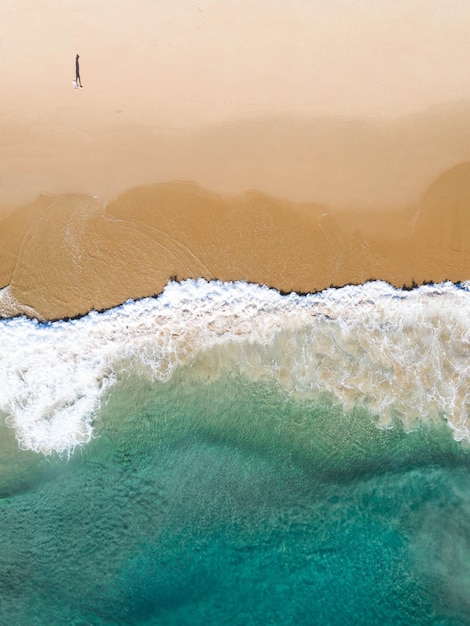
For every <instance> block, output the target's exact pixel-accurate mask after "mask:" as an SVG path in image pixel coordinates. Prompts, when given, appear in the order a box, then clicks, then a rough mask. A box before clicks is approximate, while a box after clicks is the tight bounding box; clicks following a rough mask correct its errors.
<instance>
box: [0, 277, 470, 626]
mask: <svg viewBox="0 0 470 626" xmlns="http://www.w3.org/2000/svg"><path fill="white" fill-rule="evenodd" d="M469 356H470V284H467V283H462V284H452V283H443V284H437V285H425V286H422V287H419V288H415V289H412V290H409V291H405V290H400V289H396V288H393V287H391V286H390V285H388V284H386V283H383V282H370V283H366V284H363V285H358V286H347V287H343V288H338V289H335V288H331V289H328V290H325V291H323V292H320V293H317V294H312V295H298V294H288V295H285V294H284V295H282V294H280V293H278V292H277V291H275V290H273V289H268V288H266V287H261V286H258V285H254V284H247V283H243V282H239V283H222V282H217V281H212V282H207V281H204V280H197V281H195V280H188V281H184V282H180V283H178V282H170V283H169V284H168V286H167V287H166V288H165V290H164V292H163V293H162V294H161V295H160V296H158V297H156V298H147V299H143V300H139V301H129V302H126V303H125V304H123V305H121V306H119V307H117V308H115V309H111V310H108V311H105V312H102V313H98V312H91V313H89V314H88V315H86V316H84V317H81V318H78V319H69V320H63V321H57V322H48V323H40V322H38V321H35V320H31V319H27V318H25V317H18V318H11V319H5V320H1V321H0V415H1V417H2V419H1V420H0V430H1V433H0V496H1V499H0V624H1V625H2V626H3V625H4V626H7V625H8V626H34V625H41V626H42V625H47V626H56V625H57V626H64V625H73V626H79V625H80V626H85V625H93V626H105V625H106V626H111V625H113V626H114V625H122V626H127V625H146V626H150V625H170V624H177V625H188V626H189V625H196V624H197V625H203V624H204V625H219V624H233V625H244V626H245V625H246V626H248V625H258V624H259V625H263V626H264V625H269V624H283V625H289V624H292V625H294V624H295V625H299V626H300V625H307V624H308V625H310V624H315V625H323V624H324V625H335V624H338V625H340V624H341V625H344V624H355V625H358V624H364V625H366V624H367V625H373V624H377V625H379V624H380V625H382V624H390V625H393V626H397V625H400V624H402V625H407V626H409V625H429V626H431V625H440V626H457V625H463V624H470V446H469V444H470V421H469V419H470V418H469V406H470V404H469V403H470V359H469Z"/></svg>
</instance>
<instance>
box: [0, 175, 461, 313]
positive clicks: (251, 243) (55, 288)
mask: <svg viewBox="0 0 470 626" xmlns="http://www.w3.org/2000/svg"><path fill="white" fill-rule="evenodd" d="M469 208H470V163H462V164H460V165H458V166H456V167H454V168H452V169H451V170H449V171H447V172H445V173H443V174H442V175H441V176H440V177H438V178H437V180H436V181H434V183H432V184H431V185H430V186H429V187H428V189H427V190H425V191H424V194H423V196H422V201H421V202H420V203H419V204H418V205H417V206H416V207H411V208H410V209H409V210H405V209H402V210H400V211H392V210H390V211H383V212H379V211H369V212H368V211H352V210H344V211H339V210H333V209H328V208H327V207H325V206H322V205H318V204H313V203H311V204H305V203H302V204H298V203H293V202H288V201H285V200H279V199H277V198H274V197H272V196H268V195H265V194H263V193H260V192H254V191H250V192H247V193H245V194H244V195H239V196H227V195H222V194H219V193H215V192H212V191H209V190H206V189H204V188H202V187H201V186H199V185H198V184H196V183H192V182H173V183H158V184H155V185H148V186H145V187H137V188H134V189H131V190H129V191H127V192H125V193H124V194H121V195H120V196H119V197H118V198H116V199H115V200H113V201H112V202H109V203H107V204H106V205H104V204H103V203H102V202H101V201H100V200H99V199H98V198H94V197H91V196H85V195H65V196H49V195H44V194H43V195H42V196H40V197H39V198H38V200H37V201H36V202H35V203H33V204H31V205H28V206H25V207H20V208H19V209H16V210H15V211H13V212H11V213H9V214H8V215H7V216H5V217H4V218H3V219H2V220H0V288H2V289H3V288H6V287H8V290H7V291H6V292H3V296H2V299H1V300H0V315H2V317H13V316H16V315H22V314H25V315H27V316H28V317H30V318H35V319H38V320H42V321H52V320H58V319H66V318H68V319H73V318H78V317H81V316H83V315H86V314H87V313H88V312H90V311H92V310H95V311H104V310H108V309H110V308H113V307H115V306H118V305H120V304H123V303H124V302H126V301H127V300H129V299H132V300H138V299H142V298H145V297H150V296H158V295H159V294H160V293H161V292H162V290H163V289H164V287H165V285H166V284H167V283H168V281H169V280H171V279H173V280H177V281H182V280H185V279H187V278H193V279H197V278H204V279H206V280H213V279H214V280H220V281H223V282H234V281H245V282H247V283H254V284H258V285H266V286H269V287H271V288H273V289H276V290H277V291H278V292H279V293H281V294H282V293H292V292H295V293H299V294H307V293H318V292H321V291H323V290H324V289H327V288H329V287H330V286H337V287H342V286H345V285H348V284H353V285H358V284H363V283H365V282H369V281H371V280H382V281H384V282H388V283H389V284H391V285H392V286H394V287H397V288H402V287H404V288H406V287H407V286H410V287H411V288H412V287H413V286H418V285H420V284H423V283H426V282H432V283H441V282H444V281H446V280H449V281H451V282H454V283H459V282H463V281H465V280H468V279H469V278H470V243H467V241H466V239H465V233H466V232H468V230H469V228H470V216H469V214H470V211H469V210H468V209H469Z"/></svg>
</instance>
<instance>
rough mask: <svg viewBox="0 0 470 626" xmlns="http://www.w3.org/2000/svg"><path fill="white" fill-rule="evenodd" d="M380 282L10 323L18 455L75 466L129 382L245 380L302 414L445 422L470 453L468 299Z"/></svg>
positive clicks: (184, 290) (8, 395) (213, 289)
mask: <svg viewBox="0 0 470 626" xmlns="http://www.w3.org/2000/svg"><path fill="white" fill-rule="evenodd" d="M469 291H470V290H469V286H468V285H467V284H466V283H463V284H458V285H456V284H452V283H442V284H438V285H426V286H422V287H419V288H416V289H414V290H411V291H404V290H400V289H396V288H394V287H392V286H390V285H389V284H387V283H383V282H380V281H376V282H370V283H366V284H364V285H358V286H347V287H343V288H339V289H335V288H331V289H327V290H325V291H322V292H320V293H317V294H310V295H298V294H295V293H291V294H287V295H281V294H280V293H279V292H277V291H276V290H274V289H269V288H267V287H263V286H259V285H254V284H248V283H244V282H236V283H223V282H218V281H205V280H202V279H201V280H187V281H183V282H181V283H177V282H170V283H169V284H168V285H167V287H166V288H165V290H164V291H163V293H162V294H161V295H160V296H158V297H156V298H145V299H142V300H139V301H128V302H126V303H125V304H123V305H121V306H119V307H116V308H113V309H110V310H108V311H105V312H103V313H97V312H91V313H89V314H88V315H86V316H84V317H82V318H79V319H72V320H67V321H65V320H62V321H57V322H51V323H40V322H38V321H36V320H31V319H28V318H26V317H19V318H11V319H7V320H3V321H1V322H0V381H1V385H0V412H1V413H2V415H3V416H4V419H5V420H6V423H7V425H8V426H9V427H11V428H13V429H14V431H15V435H16V438H17V441H18V444H19V446H20V447H21V448H22V449H25V450H33V451H35V452H40V453H42V454H46V455H49V454H51V453H59V454H70V453H72V452H73V450H74V449H75V448H76V447H77V446H83V445H85V444H87V443H89V442H90V441H91V440H92V438H93V436H94V429H95V426H96V423H97V420H99V415H100V410H101V407H102V406H103V403H106V402H108V401H109V399H110V397H112V394H113V393H114V392H115V390H116V388H117V386H118V385H119V384H120V383H122V382H123V381H125V380H127V379H129V378H130V379H133V380H138V379H142V380H146V381H149V383H150V384H153V383H157V382H159V383H169V382H170V381H171V380H172V379H174V376H175V374H176V372H181V371H182V370H183V369H184V371H185V372H186V373H187V374H188V376H190V377H192V378H194V379H195V380H198V381H201V382H204V381H212V380H217V379H218V378H219V377H221V376H223V375H225V374H227V373H230V372H231V373H234V374H236V375H240V376H242V377H246V378H247V379H249V380H253V381H257V380H261V381H267V382H272V383H273V384H274V385H275V386H276V387H277V388H279V389H280V390H281V391H282V393H285V394H287V395H288V396H290V397H293V398H297V399H299V400H300V401H302V402H316V401H318V400H319V399H321V398H323V397H325V396H328V398H330V400H331V401H332V402H334V403H336V404H338V405H339V406H340V407H341V408H342V409H343V410H344V411H345V412H348V411H351V410H353V409H354V408H355V407H362V408H364V409H366V410H367V411H368V412H369V413H370V415H372V416H373V417H374V420H375V424H376V426H377V427H379V428H391V427H392V426H393V425H394V424H396V423H400V424H401V426H402V427H403V428H404V429H405V430H406V431H411V430H413V429H416V428H417V427H418V425H419V424H421V423H429V424H436V423H443V422H445V423H446V424H447V426H448V427H449V428H450V430H451V433H452V436H453V438H454V439H455V440H456V441H461V442H466V443H468V442H470V423H469V418H468V408H469V401H470V396H469V394H468V388H469V387H470V385H469V383H470V366H469V359H468V356H469V352H470V325H469V323H468V320H469V319H470V317H469V314H470V292H469Z"/></svg>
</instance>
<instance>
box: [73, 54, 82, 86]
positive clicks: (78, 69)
mask: <svg viewBox="0 0 470 626" xmlns="http://www.w3.org/2000/svg"><path fill="white" fill-rule="evenodd" d="M79 58H80V57H79V55H78V54H77V56H76V57H75V82H76V83H77V85H80V87H83V85H82V81H81V80H80V65H79V63H78V59H79Z"/></svg>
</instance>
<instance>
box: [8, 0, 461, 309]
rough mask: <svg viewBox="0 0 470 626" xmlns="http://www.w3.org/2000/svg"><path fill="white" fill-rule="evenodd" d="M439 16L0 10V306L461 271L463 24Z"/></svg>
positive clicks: (184, 1)
mask: <svg viewBox="0 0 470 626" xmlns="http://www.w3.org/2000/svg"><path fill="white" fill-rule="evenodd" d="M111 5H112V7H111ZM451 5H452V6H451V7H449V3H447V4H446V5H445V6H444V5H443V3H442V2H441V1H440V0H416V1H414V2H412V3H397V2H396V1H395V0H383V1H381V2H380V3H371V2H369V1H366V0H356V1H355V2H350V3H345V2H342V1H336V0H331V1H329V2H321V3H318V2H311V0H299V1H298V2H295V3H294V4H292V3H288V2H275V3H273V2H272V1H271V0H259V1H258V2H256V3H251V2H240V1H239V0H224V1H220V2H217V1H214V0H199V1H198V2H197V3H194V2H193V1H192V0H179V1H178V2H173V1H172V0H162V1H161V2H160V1H159V2H154V1H153V0H139V3H138V8H136V3H134V2H130V1H129V0H114V1H113V2H112V3H109V2H99V1H96V0H81V1H80V2H76V3H70V2H67V3H64V2H62V1H60V0H35V2H34V3H31V2H29V1H27V0H15V2H13V1H11V2H3V3H0V21H1V23H2V25H3V26H4V28H3V34H2V42H1V47H0V56H1V61H2V99H1V102H0V287H5V289H4V291H3V292H2V295H1V307H0V308H1V311H2V313H3V314H4V315H15V314H17V313H20V312H25V313H27V314H29V315H33V316H37V317H39V318H57V317H63V316H72V315H76V314H82V313H86V312H87V311H89V310H90V309H92V308H96V309H101V308H104V307H110V306H113V305H115V304H119V303H121V302H123V301H124V300H126V299H127V298H136V297H140V296H144V295H149V294H154V293H158V292H160V291H161V289H162V288H163V287H164V285H165V284H166V282H167V281H168V279H169V277H171V276H176V277H178V278H179V279H182V278H185V277H189V276H193V277H198V276H205V277H206V278H211V277H215V278H220V279H224V280H235V279H243V280H248V281H256V282H258V283H265V284H268V285H271V286H274V287H277V288H278V289H282V290H284V291H290V290H301V291H314V290H318V289H322V288H324V287H327V286H329V285H330V284H334V285H344V284H346V283H349V282H362V281H365V280H368V279H372V278H381V279H384V280H388V281H390V282H392V283H394V284H396V285H399V286H401V285H402V284H403V283H407V284H410V283H412V281H416V282H418V283H419V282H421V281H422V280H434V281H440V280H443V279H446V278H449V279H452V280H464V279H467V278H470V272H469V254H470V250H469V244H468V243H467V239H466V233H467V232H468V228H467V227H468V225H469V224H468V214H469V209H470V207H469V202H470V201H469V195H470V192H469V183H468V180H469V178H470V174H469V166H468V165H465V163H468V162H470V142H469V141H468V137H469V136H470V104H469V102H470V81H468V80H467V73H468V71H467V67H466V64H465V62H464V61H465V59H466V58H467V56H468V32H469V29H470V11H469V10H468V2H467V0H452V1H451ZM77 52H78V53H79V54H80V61H81V78H82V82H83V85H84V88H83V89H73V88H72V80H73V79H74V77H75V75H74V69H75V66H74V61H75V54H76V53H77ZM442 102H445V103H446V104H442ZM445 172H447V174H445ZM175 180H193V181H196V182H197V183H198V184H199V185H200V187H198V186H197V185H195V184H189V183H175V182H171V181H175ZM169 181H170V182H169ZM143 185H145V187H141V186H143ZM252 189H256V190H259V191H258V192H251V191H249V190H252ZM209 190H210V191H209ZM276 198H283V199H282V200H277V199H276ZM17 207H22V208H17Z"/></svg>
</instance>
